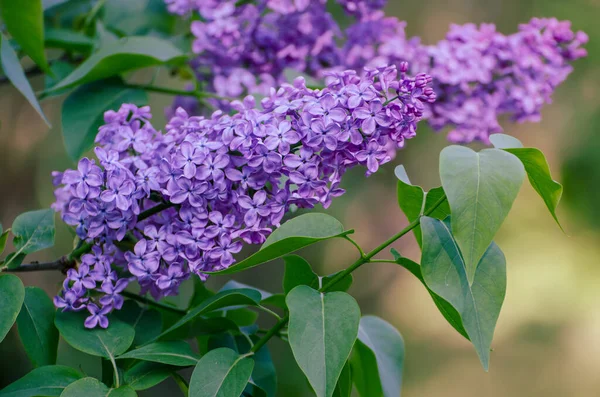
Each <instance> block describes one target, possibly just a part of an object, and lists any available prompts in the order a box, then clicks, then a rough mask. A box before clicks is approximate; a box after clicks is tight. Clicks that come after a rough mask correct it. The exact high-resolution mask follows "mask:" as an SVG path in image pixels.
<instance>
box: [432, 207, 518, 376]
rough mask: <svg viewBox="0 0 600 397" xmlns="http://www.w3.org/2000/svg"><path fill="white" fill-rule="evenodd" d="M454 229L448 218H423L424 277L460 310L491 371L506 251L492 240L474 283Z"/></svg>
mask: <svg viewBox="0 0 600 397" xmlns="http://www.w3.org/2000/svg"><path fill="white" fill-rule="evenodd" d="M450 230H451V226H450V225H449V224H448V223H446V222H443V221H440V220H437V219H433V218H429V217H423V218H422V219H421V231H422V232H423V253H422V258H421V270H422V272H423V279H424V280H425V282H426V283H427V286H428V287H429V288H431V290H432V291H433V292H435V293H436V294H438V295H439V296H441V297H442V298H444V299H445V300H446V301H448V302H449V303H450V304H452V306H454V308H455V309H456V311H457V312H458V313H460V316H461V319H462V323H463V326H464V328H465V330H466V331H467V334H468V335H469V339H470V340H471V342H472V343H473V346H474V347H475V350H476V351H477V354H478V355H479V359H480V360H481V363H482V364H483V367H484V369H485V370H486V371H487V369H488V367H489V358H490V346H491V343H492V337H493V335H494V328H495V327H496V321H497V320H498V316H499V315H500V309H501V307H502V303H503V302H504V296H505V294H506V261H505V259H504V255H503V254H502V251H500V249H499V248H498V246H497V245H496V244H494V243H492V244H491V245H490V246H489V247H488V249H487V251H486V252H485V253H484V255H483V257H482V258H481V261H480V262H479V264H478V266H477V271H476V273H475V277H474V280H473V283H472V284H470V283H469V282H468V279H467V270H466V269H467V267H466V264H465V262H464V261H463V259H462V256H461V254H460V250H459V248H458V245H457V243H456V241H455V239H454V238H453V236H452V232H451V231H450Z"/></svg>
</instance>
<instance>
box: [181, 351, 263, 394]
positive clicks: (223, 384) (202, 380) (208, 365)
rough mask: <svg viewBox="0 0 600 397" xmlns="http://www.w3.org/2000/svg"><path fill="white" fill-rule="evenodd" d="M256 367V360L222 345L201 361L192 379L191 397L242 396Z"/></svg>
mask: <svg viewBox="0 0 600 397" xmlns="http://www.w3.org/2000/svg"><path fill="white" fill-rule="evenodd" d="M253 368H254V361H253V360H252V359H251V358H249V357H246V356H240V355H239V354H238V353H236V352H235V351H233V350H231V349H228V348H226V347H222V348H219V349H215V350H211V351H210V352H208V353H207V354H206V355H205V356H204V357H202V359H200V361H199V362H198V365H196V368H195V369H194V372H193V374H192V379H191V380H190V390H189V396H190V397H230V396H231V397H233V396H240V395H241V394H242V392H243V391H244V389H245V388H246V385H247V384H248V380H250V375H251V374H252V369H253Z"/></svg>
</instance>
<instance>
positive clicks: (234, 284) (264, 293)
mask: <svg viewBox="0 0 600 397" xmlns="http://www.w3.org/2000/svg"><path fill="white" fill-rule="evenodd" d="M231 289H252V290H255V291H257V292H258V293H259V294H260V299H261V300H263V299H267V298H268V297H270V296H271V295H273V294H272V293H270V292H267V291H265V290H262V289H260V288H255V287H253V286H251V285H248V284H244V283H240V282H239V281H235V280H229V281H228V282H226V283H225V285H224V286H222V287H221V289H220V290H219V292H221V291H229V290H231Z"/></svg>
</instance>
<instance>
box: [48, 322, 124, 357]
mask: <svg viewBox="0 0 600 397" xmlns="http://www.w3.org/2000/svg"><path fill="white" fill-rule="evenodd" d="M86 316H87V315H86V313H81V312H79V313H74V312H61V311H59V312H57V313H56V318H55V320H54V323H55V324H56V328H58V331H59V332H60V335H61V336H62V337H63V338H64V340H65V341H66V342H67V343H68V344H69V345H71V346H73V347H74V348H75V349H77V350H80V351H82V352H84V353H87V354H91V355H92V356H99V357H103V358H108V359H111V360H112V359H114V358H115V357H116V356H118V355H119V354H122V353H125V351H127V349H128V348H129V346H131V343H132V342H133V338H134V335H135V331H134V330H133V328H132V327H131V326H130V325H128V324H126V323H124V322H122V321H120V320H119V319H117V318H116V317H112V318H110V326H109V327H108V328H106V329H101V328H94V329H86V328H85V327H84V325H83V322H84V321H85V318H86Z"/></svg>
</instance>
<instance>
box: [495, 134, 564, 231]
mask: <svg viewBox="0 0 600 397" xmlns="http://www.w3.org/2000/svg"><path fill="white" fill-rule="evenodd" d="M490 141H492V143H493V144H494V146H495V147H496V148H499V149H504V150H505V151H507V152H508V153H512V154H514V155H515V156H517V158H518V159H519V160H521V163H523V166H524V167H525V171H526V172H527V178H528V179H529V183H531V186H532V187H533V188H534V189H535V191H536V192H537V193H538V194H539V195H540V197H541V198H542V200H544V203H545V204H546V207H548V210H549V211H550V214H552V217H553V218H554V220H555V221H556V223H557V224H558V226H559V227H560V228H561V229H562V226H561V224H560V222H559V220H558V216H557V215H556V207H558V203H559V202H560V198H561V197H562V193H563V187H562V185H561V184H560V183H558V182H556V181H555V180H554V179H552V175H551V174H550V167H549V166H548V161H547V160H546V157H545V156H544V153H542V152H541V151H540V150H539V149H535V148H524V147H523V145H522V144H521V142H519V140H518V139H516V138H513V137H511V136H509V135H504V134H492V135H490Z"/></svg>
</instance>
